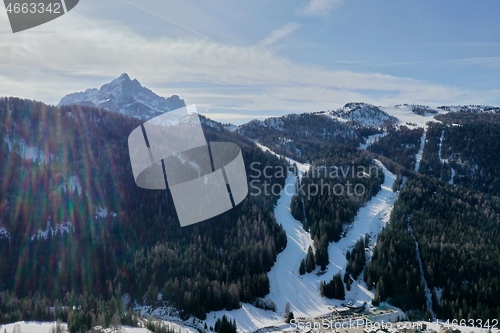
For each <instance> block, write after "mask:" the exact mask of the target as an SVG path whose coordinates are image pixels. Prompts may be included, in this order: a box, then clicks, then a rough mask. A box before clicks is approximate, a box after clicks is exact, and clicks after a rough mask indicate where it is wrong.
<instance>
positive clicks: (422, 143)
mask: <svg viewBox="0 0 500 333" xmlns="http://www.w3.org/2000/svg"><path fill="white" fill-rule="evenodd" d="M426 136H427V129H426V128H425V129H424V132H423V133H422V137H421V138H420V149H419V150H418V152H417V155H415V169H414V171H415V172H418V169H419V168H420V161H422V154H423V153H424V147H425V141H426V140H425V137H426Z"/></svg>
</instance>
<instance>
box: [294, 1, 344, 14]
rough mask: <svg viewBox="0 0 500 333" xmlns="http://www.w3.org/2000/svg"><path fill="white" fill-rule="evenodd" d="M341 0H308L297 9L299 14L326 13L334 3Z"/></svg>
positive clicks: (338, 2) (336, 3)
mask: <svg viewBox="0 0 500 333" xmlns="http://www.w3.org/2000/svg"><path fill="white" fill-rule="evenodd" d="M342 2H343V0H309V2H308V3H307V5H306V6H305V7H304V8H302V9H301V10H299V14H302V15H309V16H323V15H326V14H328V13H329V12H330V11H331V10H332V9H333V8H334V7H335V6H336V5H338V4H340V3H342Z"/></svg>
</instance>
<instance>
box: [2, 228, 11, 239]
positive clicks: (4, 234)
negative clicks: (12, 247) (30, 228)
mask: <svg viewBox="0 0 500 333" xmlns="http://www.w3.org/2000/svg"><path fill="white" fill-rule="evenodd" d="M2 238H5V239H10V232H9V230H7V228H0V239H2Z"/></svg>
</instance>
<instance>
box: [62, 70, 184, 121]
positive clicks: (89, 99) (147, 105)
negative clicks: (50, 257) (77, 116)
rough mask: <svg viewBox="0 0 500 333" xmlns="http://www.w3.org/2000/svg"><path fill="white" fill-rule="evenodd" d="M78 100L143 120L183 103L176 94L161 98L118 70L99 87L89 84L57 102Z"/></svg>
mask: <svg viewBox="0 0 500 333" xmlns="http://www.w3.org/2000/svg"><path fill="white" fill-rule="evenodd" d="M70 104H79V105H86V106H94V107H99V108H103V109H107V110H109V111H112V112H116V113H121V114H124V115H127V116H130V117H135V118H139V119H142V120H147V119H151V118H153V117H155V116H157V115H160V114H162V113H165V112H167V111H172V110H175V109H178V108H180V107H183V106H185V105H186V104H185V103H184V100H182V99H181V98H179V96H177V95H172V96H171V97H168V98H164V97H161V96H158V95H157V94H155V93H154V92H153V91H151V90H149V89H148V88H146V87H143V86H142V85H141V84H140V82H139V81H137V79H133V80H132V79H130V76H129V75H128V74H127V73H123V74H121V75H120V76H119V77H117V78H116V79H114V80H113V81H111V82H109V83H106V84H104V85H103V86H102V87H101V88H100V89H96V88H92V89H87V90H85V91H83V92H75V93H71V94H69V95H66V96H64V97H63V98H62V99H61V101H60V102H59V104H58V106H61V105H70Z"/></svg>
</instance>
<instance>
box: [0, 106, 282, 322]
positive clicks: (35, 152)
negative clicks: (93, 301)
mask: <svg viewBox="0 0 500 333" xmlns="http://www.w3.org/2000/svg"><path fill="white" fill-rule="evenodd" d="M0 124H1V125H0V138H1V141H0V158H1V159H2V161H4V162H3V163H1V164H0V175H1V179H0V184H1V186H2V188H1V191H0V228H2V229H3V230H7V232H8V234H7V236H3V237H0V271H1V272H2V274H1V276H0V292H3V293H4V294H2V295H4V297H5V299H16V300H18V301H16V302H20V303H19V304H21V303H23V302H24V301H23V300H24V299H27V300H33V298H32V296H33V295H34V293H36V295H38V297H37V298H36V299H37V300H38V299H40V300H41V301H40V302H37V303H36V304H34V303H33V302H32V301H31V302H28V303H27V304H28V305H26V306H27V307H28V308H29V309H31V310H29V311H28V312H22V311H21V310H20V309H18V308H16V307H15V306H14V307H13V306H11V305H9V304H13V303H12V302H9V301H5V302H4V301H2V302H1V303H0V307H1V310H0V322H9V321H13V320H21V319H28V318H31V319H39V320H43V319H47V316H46V313H45V312H44V311H46V310H44V309H43V308H44V307H46V306H49V307H54V306H55V304H61V306H63V307H68V306H76V307H78V306H82V304H81V301H80V300H79V299H78V298H77V297H76V296H75V295H99V296H98V299H99V301H100V302H105V303H109V302H111V301H112V300H113V299H121V298H123V297H124V296H125V295H127V297H130V302H129V305H133V304H134V303H139V304H171V305H175V306H177V307H178V308H180V309H182V310H183V312H184V314H186V315H187V314H194V315H197V316H199V317H204V316H205V312H207V311H210V310H219V309H223V308H226V309H234V308H237V307H239V306H240V302H243V301H247V302H251V301H253V300H255V299H256V297H262V296H264V295H266V294H267V293H268V291H269V281H268V279H267V276H266V274H265V273H266V272H267V271H269V269H270V268H271V266H272V265H273V263H274V261H275V259H276V255H277V254H278V253H279V252H280V251H282V250H283V249H284V247H285V246H286V235H285V233H284V231H283V230H282V228H281V227H280V226H278V225H277V224H276V221H275V219H274V216H273V207H274V204H275V202H276V199H277V198H276V197H275V196H272V195H270V196H259V197H257V196H249V197H248V198H247V199H246V200H245V201H244V202H242V203H241V204H240V205H239V206H238V207H237V208H236V209H233V210H231V211H229V212H227V213H225V214H222V215H220V216H218V217H215V218H213V219H211V220H209V221H206V222H203V223H199V224H196V225H193V226H189V227H185V228H181V227H180V225H179V222H178V221H177V218H176V213H175V210H174V208H173V204H172V202H171V198H167V196H166V195H165V192H164V191H149V190H143V189H141V188H139V187H137V186H136V185H135V183H134V179H133V176H132V171H131V167H130V162H129V157H128V148H127V138H128V134H129V133H130V132H131V131H132V130H133V129H134V128H135V127H137V126H139V125H140V122H139V121H138V120H134V119H130V118H126V117H123V116H120V115H117V114H113V113H110V112H106V111H103V110H98V109H93V108H87V107H81V106H71V107H62V108H61V109H59V108H55V107H51V106H47V105H44V104H42V103H38V102H33V101H29V100H21V99H16V98H5V99H2V100H0ZM204 131H205V132H206V135H207V138H208V139H209V140H211V141H232V142H236V143H237V144H238V145H239V146H240V147H241V148H242V152H243V158H244V159H245V160H246V161H257V162H259V165H260V166H261V167H264V166H283V161H280V160H278V159H276V158H275V157H274V156H272V155H271V154H269V153H267V154H264V153H263V152H262V151H261V150H260V149H258V148H257V147H256V146H255V145H254V144H253V143H252V142H251V141H250V140H248V139H246V138H245V137H243V136H241V135H239V134H237V133H231V132H228V131H225V130H224V129H223V128H222V127H211V126H206V127H205V128H204ZM247 172H248V175H249V177H253V178H252V179H255V177H258V176H259V175H253V174H252V172H254V171H253V170H251V169H248V170H247ZM260 177H262V179H261V180H262V184H263V183H264V182H268V183H278V184H283V183H284V179H283V178H277V177H279V175H276V176H275V175H273V176H272V177H271V178H266V179H264V176H263V175H261V176H260ZM16 304H17V303H16ZM23 304H24V303H23ZM89 308H91V307H89ZM99 308H100V309H101V310H97V308H94V309H93V311H97V312H96V313H95V314H94V315H95V316H96V317H98V316H99V314H100V312H99V311H101V312H102V307H99ZM35 309H38V310H36V311H35ZM120 311H126V309H120ZM26 313H31V314H32V315H29V316H27V315H26ZM44 313H45V314H44ZM36 314H40V316H38V315H36ZM87 314H88V315H90V314H89V313H87ZM111 315H112V314H111ZM53 316H54V315H53V314H50V317H51V319H54V318H53ZM68 316H69V314H68ZM63 319H64V318H63ZM89 323H90V320H88V318H87V320H86V321H85V324H84V325H83V326H82V327H85V328H86V329H89V326H88V324H89Z"/></svg>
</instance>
